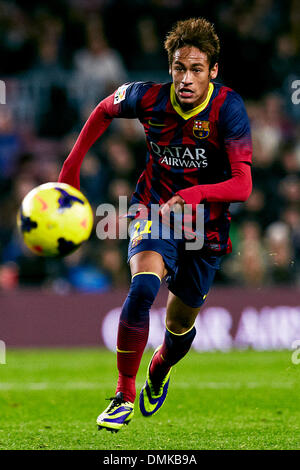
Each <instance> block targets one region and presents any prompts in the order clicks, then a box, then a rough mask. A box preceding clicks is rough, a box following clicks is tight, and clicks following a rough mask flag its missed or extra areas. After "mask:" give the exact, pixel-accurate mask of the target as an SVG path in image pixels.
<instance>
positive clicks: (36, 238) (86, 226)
mask: <svg viewBox="0 0 300 470" xmlns="http://www.w3.org/2000/svg"><path fill="white" fill-rule="evenodd" d="M17 225H18V228H19V230H20V233H21V235H22V238H23V240H24V242H25V244H26V245H27V247H28V248H29V249H30V250H31V251H32V252H33V253H35V254H37V255H40V256H51V257H53V256H66V255H68V254H70V253H72V252H73V251H75V250H76V249H77V248H78V247H79V246H80V245H81V244H82V243H83V242H84V241H86V240H87V239H88V238H89V237H90V234H91V231H92V227H93V212H92V208H91V206H90V204H89V202H88V200H87V199H86V197H85V196H84V195H83V194H82V193H81V192H80V191H78V190H77V189H75V188H73V186H70V185H68V184H65V183H45V184H42V185H40V186H37V187H36V188H34V189H32V190H31V191H30V192H29V193H28V194H27V195H26V196H25V198H24V199H23V201H22V204H21V207H20V210H19V212H18V215H17Z"/></svg>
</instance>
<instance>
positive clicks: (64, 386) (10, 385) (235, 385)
mask: <svg viewBox="0 0 300 470" xmlns="http://www.w3.org/2000/svg"><path fill="white" fill-rule="evenodd" d="M112 385H113V383H112V382H105V383H103V382H102V383H100V382H99V383H94V382H64V383H60V382H27V383H26V382H25V383H22V382H20V383H18V382H6V383H0V391H5V390H101V389H103V387H105V388H109V387H111V386H112ZM142 385H143V383H137V388H139V387H141V386H142ZM173 387H174V388H181V389H186V388H194V389H198V390H205V389H229V390H230V389H235V390H236V389H241V388H248V389H251V388H261V387H268V388H274V389H280V388H283V389H292V388H295V387H296V384H295V383H294V382H271V383H269V382H268V383H266V382H198V383H185V382H175V381H174V382H173Z"/></svg>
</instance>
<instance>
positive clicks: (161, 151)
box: [106, 82, 252, 252]
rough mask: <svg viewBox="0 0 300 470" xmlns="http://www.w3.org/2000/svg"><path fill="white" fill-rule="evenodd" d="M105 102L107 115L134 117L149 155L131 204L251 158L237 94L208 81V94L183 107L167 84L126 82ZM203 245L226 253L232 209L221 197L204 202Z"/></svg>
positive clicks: (158, 198)
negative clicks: (192, 105)
mask: <svg viewBox="0 0 300 470" xmlns="http://www.w3.org/2000/svg"><path fill="white" fill-rule="evenodd" d="M113 96H114V101H112V100H110V101H109V102H107V108H106V111H107V112H108V115H109V117H111V118H113V117H120V118H121V117H123V118H138V119H139V120H140V122H141V124H142V125H143V127H144V130H145V135H146V142H147V149H148V151H147V156H146V166H145V170H144V171H143V172H142V174H141V176H140V177H139V179H138V182H137V185H136V188H135V192H134V194H133V197H132V201H131V202H132V203H143V204H144V205H146V206H147V207H149V206H150V205H151V204H153V203H156V204H160V205H161V204H163V203H164V202H166V201H167V200H168V199H170V198H171V197H172V196H173V195H174V194H175V193H177V192H178V191H179V190H182V189H185V188H189V187H192V186H195V185H203V184H205V185H207V184H215V183H220V182H222V181H226V180H228V179H229V178H231V166H230V165H231V163H234V162H246V163H251V157H252V144H251V133H250V125H249V120H248V116H247V113H246V110H245V106H244V103H243V101H242V99H241V97H240V96H239V94H238V93H236V92H235V91H233V90H232V89H230V88H228V87H225V86H222V85H220V84H218V83H212V82H211V83H210V85H209V90H208V95H207V99H206V100H205V102H204V103H202V104H201V105H200V106H198V107H197V108H194V109H192V110H191V111H188V112H185V111H183V110H182V109H181V107H180V106H179V104H178V102H177V100H176V95H175V90H174V86H173V84H171V83H166V84H155V83H153V82H134V83H130V84H125V85H123V86H121V87H119V88H118V90H117V91H116V92H115V93H114V95H113ZM204 222H205V245H206V246H207V247H208V248H211V249H212V250H215V251H219V252H230V251H231V243H230V239H229V225H230V212H229V204H228V203H225V202H210V203H209V202H206V203H205V220H204Z"/></svg>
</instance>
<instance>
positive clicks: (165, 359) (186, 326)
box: [59, 18, 252, 432]
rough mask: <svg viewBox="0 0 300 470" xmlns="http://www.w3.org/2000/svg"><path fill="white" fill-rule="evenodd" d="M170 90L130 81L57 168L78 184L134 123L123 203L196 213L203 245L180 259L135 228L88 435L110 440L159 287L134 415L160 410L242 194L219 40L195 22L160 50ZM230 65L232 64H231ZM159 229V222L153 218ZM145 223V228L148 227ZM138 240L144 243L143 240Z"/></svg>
mask: <svg viewBox="0 0 300 470" xmlns="http://www.w3.org/2000/svg"><path fill="white" fill-rule="evenodd" d="M164 46H165V49H166V51H167V53H168V60H169V71H170V74H171V76H172V82H170V83H165V84H156V83H153V82H134V83H127V84H125V85H123V86H120V87H119V88H118V89H117V90H116V92H115V93H113V94H112V95H110V96H108V97H107V98H105V99H104V100H103V101H101V102H100V103H99V104H98V106H97V107H96V108H95V110H94V111H93V112H92V114H91V115H90V117H89V119H88V120H87V122H86V124H85V125H84V127H83V129H82V131H81V133H80V135H79V137H78V139H77V141H76V143H75V145H74V147H73V149H72V151H71V153H70V154H69V156H68V158H67V159H66V161H65V163H64V165H63V168H62V171H61V173H60V177H59V181H61V182H65V183H69V184H71V185H73V186H75V187H76V188H79V185H80V178H79V175H80V165H81V163H82V160H83V158H84V156H85V154H86V153H87V151H88V149H89V148H90V147H91V145H92V144H93V143H94V142H95V141H96V139H98V138H99V137H100V136H101V135H102V134H103V132H104V131H105V130H106V129H107V127H108V126H109V124H110V123H111V121H112V119H113V118H137V119H139V121H140V122H141V123H142V125H143V127H144V130H145V135H146V142H147V148H148V151H147V156H146V165H145V170H144V171H143V173H142V174H141V176H140V177H139V179H138V182H137V185H136V189H135V192H134V194H133V196H132V200H131V203H132V204H133V203H137V204H139V203H140V204H143V205H144V206H146V207H147V208H148V209H150V208H151V206H152V205H153V204H159V205H160V206H161V212H160V217H163V216H166V214H168V213H169V212H170V211H171V210H172V209H173V208H174V207H175V206H176V207H177V208H178V207H180V208H183V207H184V205H185V204H191V205H192V207H193V210H194V211H195V210H196V209H197V205H198V204H204V244H203V247H202V248H201V249H198V250H187V249H186V245H185V240H184V239H181V240H180V239H176V238H175V236H174V232H172V231H170V237H169V238H168V239H164V237H162V236H159V237H158V238H157V237H152V238H151V221H150V219H149V217H147V216H146V217H145V218H144V220H139V223H138V224H137V223H136V222H135V221H133V223H134V227H133V229H132V230H131V239H130V242H129V248H128V261H129V263H130V269H131V274H132V280H131V285H130V289H129V293H128V296H127V298H126V300H125V302H124V305H123V307H122V312H121V316H120V320H119V328H118V337H117V366H118V371H119V378H118V383H117V387H116V393H115V396H114V397H113V398H112V399H111V402H110V404H109V406H108V407H107V408H106V409H105V410H104V411H103V413H101V414H100V416H99V417H98V419H97V423H98V428H99V429H103V428H106V429H107V430H110V431H115V432H117V431H118V430H119V429H121V428H122V427H123V426H124V425H125V424H128V423H129V422H130V421H131V419H132V417H133V414H134V401H135V398H136V388H135V378H136V374H137V372H138V368H139V364H140V361H141V358H142V354H143V351H144V348H145V346H146V343H147V339H148V331H149V311H150V308H151V306H152V304H153V301H154V299H155V297H156V295H157V293H158V290H159V288H160V284H161V281H162V279H163V278H165V279H166V281H167V284H168V288H169V296H168V301H167V307H166V329H165V336H164V340H163V343H162V345H161V346H160V347H158V348H157V350H156V351H155V352H154V354H153V356H152V359H151V361H150V364H149V366H148V371H147V377H146V381H145V384H144V386H143V388H142V390H141V392H140V398H139V407H140V411H141V413H142V414H143V415H144V416H151V415H153V414H154V413H156V412H157V411H158V410H159V409H160V407H161V406H162V404H163V403H164V401H165V398H166V395H167V390H168V385H169V381H170V373H171V369H172V367H173V366H174V364H176V363H177V362H178V361H180V360H181V359H182V358H183V357H184V356H185V355H186V354H187V352H188V351H189V349H190V347H191V344H192V342H193V339H194V337H195V334H196V330H195V326H194V323H195V319H196V316H197V315H198V313H199V309H200V307H201V305H202V304H203V302H204V300H205V298H206V296H207V293H208V291H209V288H210V286H211V284H212V282H213V279H214V276H215V273H216V270H217V269H219V267H220V259H221V257H222V255H224V254H226V253H229V252H231V242H230V239H229V226H230V213H229V204H230V203H231V202H237V201H245V200H247V198H248V197H249V195H250V193H251V188H252V181H251V156H252V146H251V135H250V127H249V121H248V117H247V113H246V110H245V107H244V104H243V101H242V99H241V97H240V96H239V95H238V94H237V93H236V92H235V91H233V90H232V89H230V88H228V87H226V86H223V85H221V84H219V83H216V82H215V81H214V79H216V77H217V74H218V56H219V50H220V45H219V39H218V36H217V34H216V32H215V29H214V27H213V25H212V24H211V23H210V22H208V21H207V20H205V19H204V18H191V19H188V20H185V21H179V22H177V23H176V24H175V25H174V27H173V28H172V29H171V31H170V32H169V34H168V35H167V37H166V40H165V43H164ZM237 66H238V65H237ZM160 220H161V219H160ZM149 222H150V223H149ZM143 234H147V235H148V236H146V237H144V236H143Z"/></svg>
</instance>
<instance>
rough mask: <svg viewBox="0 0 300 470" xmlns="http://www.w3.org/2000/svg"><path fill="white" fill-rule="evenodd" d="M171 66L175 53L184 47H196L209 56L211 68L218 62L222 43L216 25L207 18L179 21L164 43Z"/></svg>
mask: <svg viewBox="0 0 300 470" xmlns="http://www.w3.org/2000/svg"><path fill="white" fill-rule="evenodd" d="M164 46H165V49H166V51H167V53H168V59H169V64H172V61H173V55H174V52H175V51H176V50H177V49H180V48H181V47H184V46H194V47H197V48H198V49H199V50H200V51H202V52H205V53H206V54H207V58H208V61H209V65H210V68H211V67H213V66H214V65H215V64H216V62H218V58H219V53H220V41H219V38H218V36H217V34H216V32H215V28H214V25H213V24H212V23H210V22H209V21H207V20H206V19H205V18H190V19H188V20H183V21H178V22H177V23H176V24H175V25H174V26H173V28H172V29H171V31H170V32H169V33H168V34H167V37H166V40H165V42H164Z"/></svg>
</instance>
